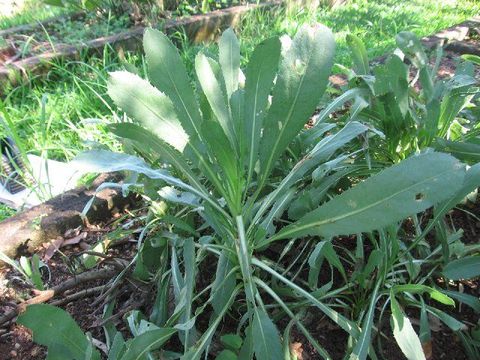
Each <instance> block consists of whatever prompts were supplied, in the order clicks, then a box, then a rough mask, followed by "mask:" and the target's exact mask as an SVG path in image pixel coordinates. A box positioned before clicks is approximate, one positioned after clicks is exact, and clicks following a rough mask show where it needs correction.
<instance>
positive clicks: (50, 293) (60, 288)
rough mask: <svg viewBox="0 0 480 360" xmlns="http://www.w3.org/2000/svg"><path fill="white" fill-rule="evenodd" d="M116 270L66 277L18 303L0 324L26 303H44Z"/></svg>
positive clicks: (106, 277)
mask: <svg viewBox="0 0 480 360" xmlns="http://www.w3.org/2000/svg"><path fill="white" fill-rule="evenodd" d="M118 272H119V269H118V268H116V269H101V270H94V271H89V272H85V273H82V274H80V275H77V276H75V277H74V278H72V279H68V280H67V281H64V282H63V283H61V284H58V285H57V286H54V287H53V288H52V289H50V290H46V291H42V292H41V293H40V294H39V295H37V296H35V297H33V298H31V299H29V300H27V301H24V302H22V303H20V304H18V305H17V307H16V308H14V309H13V310H11V311H10V312H8V313H6V314H5V315H3V316H1V317H0V326H3V325H4V324H6V323H8V322H10V321H11V320H13V319H14V318H15V317H16V316H17V315H18V314H19V313H21V312H22V311H24V310H25V309H26V307H27V306H28V305H31V304H40V303H44V302H46V301H48V300H50V299H51V298H53V297H54V296H57V295H59V294H61V293H63V292H65V291H67V290H69V289H71V288H74V287H75V286H77V285H79V284H82V283H86V282H89V281H93V280H101V279H110V278H112V277H113V276H115V275H116V274H117V273H118Z"/></svg>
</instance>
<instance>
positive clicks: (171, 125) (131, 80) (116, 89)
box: [108, 71, 188, 152]
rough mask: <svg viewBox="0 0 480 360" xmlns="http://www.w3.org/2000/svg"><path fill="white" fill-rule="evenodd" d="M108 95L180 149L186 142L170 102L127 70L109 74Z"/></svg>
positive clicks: (185, 135) (153, 131)
mask: <svg viewBox="0 0 480 360" xmlns="http://www.w3.org/2000/svg"><path fill="white" fill-rule="evenodd" d="M108 94H109V95H110V97H111V98H112V99H113V101H114V102H115V104H116V105H117V106H119V107H120V108H121V109H122V110H123V111H125V112H126V113H127V115H128V116H129V117H131V118H133V119H134V120H136V121H137V122H138V123H140V124H141V125H142V126H143V127H145V128H147V129H148V130H150V131H151V132H152V133H154V134H155V135H157V136H158V137H159V138H160V139H162V140H163V141H165V142H166V143H168V144H170V145H171V146H173V147H174V148H175V149H177V150H178V151H180V152H181V151H183V149H184V148H185V146H186V144H187V143H188V135H187V134H186V133H185V131H184V129H183V127H182V125H181V124H180V121H179V120H178V118H177V114H176V112H175V109H174V107H173V104H172V101H171V100H170V99H169V98H168V97H167V96H166V95H165V94H163V93H161V92H160V91H159V90H157V89H156V88H154V87H153V86H152V85H150V84H149V83H148V81H146V80H143V79H142V78H140V77H138V76H137V75H134V74H131V73H129V72H126V71H117V72H113V73H110V80H109V82H108Z"/></svg>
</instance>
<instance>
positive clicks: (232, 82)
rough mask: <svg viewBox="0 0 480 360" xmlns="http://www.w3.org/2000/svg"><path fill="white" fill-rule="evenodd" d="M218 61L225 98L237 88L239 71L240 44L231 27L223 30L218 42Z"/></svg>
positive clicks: (228, 97)
mask: <svg viewBox="0 0 480 360" xmlns="http://www.w3.org/2000/svg"><path fill="white" fill-rule="evenodd" d="M218 49H219V61H220V66H221V68H222V73H223V79H224V80H225V89H226V91H227V99H228V100H230V98H231V96H232V94H233V93H234V92H235V91H236V90H237V89H238V75H239V71H240V45H239V43H238V39H237V37H236V36H235V32H234V31H233V29H232V28H228V29H227V30H225V31H224V32H223V34H222V36H221V37H220V41H219V43H218Z"/></svg>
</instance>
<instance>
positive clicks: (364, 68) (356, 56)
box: [347, 34, 369, 75]
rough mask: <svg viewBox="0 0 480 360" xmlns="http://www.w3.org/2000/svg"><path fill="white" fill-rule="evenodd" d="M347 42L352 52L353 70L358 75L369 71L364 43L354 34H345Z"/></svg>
mask: <svg viewBox="0 0 480 360" xmlns="http://www.w3.org/2000/svg"><path fill="white" fill-rule="evenodd" d="M347 44H348V47H349V48H350V51H351V52H352V58H353V64H354V70H355V72H356V73H357V74H358V75H367V74H368V73H369V64H368V55H367V49H366V48H365V44H364V43H363V42H362V40H360V38H359V37H358V36H356V35H354V34H348V35H347Z"/></svg>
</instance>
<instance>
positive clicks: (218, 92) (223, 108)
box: [195, 53, 238, 149]
mask: <svg viewBox="0 0 480 360" xmlns="http://www.w3.org/2000/svg"><path fill="white" fill-rule="evenodd" d="M218 67H219V66H218V64H217V63H216V62H215V61H214V60H213V59H210V58H207V57H206V56H205V55H204V54H203V53H199V54H198V55H197V57H196V58H195V70H196V73H197V77H198V81H199V82H200V85H201V87H202V90H203V93H204V94H205V96H206V98H207V100H208V103H209V104H210V107H211V108H212V111H213V113H214V115H215V118H216V119H217V121H218V122H219V124H220V126H221V127H222V129H223V131H224V132H225V135H226V136H227V137H228V140H229V141H230V144H231V145H232V148H233V149H237V148H238V147H237V137H236V134H235V127H234V124H233V120H232V116H231V113H230V111H229V108H228V105H227V103H228V100H227V98H226V95H225V93H224V86H223V85H222V81H223V80H222V79H221V78H220V79H219V76H220V77H223V76H222V74H221V73H219V71H218Z"/></svg>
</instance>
